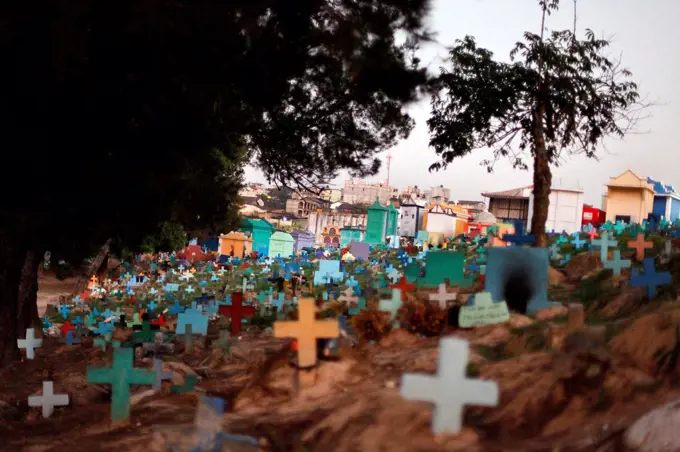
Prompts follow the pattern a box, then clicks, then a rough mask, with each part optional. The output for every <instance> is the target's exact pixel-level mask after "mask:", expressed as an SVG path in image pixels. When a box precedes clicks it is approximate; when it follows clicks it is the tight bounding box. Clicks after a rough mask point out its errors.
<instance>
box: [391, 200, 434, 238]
mask: <svg viewBox="0 0 680 452" xmlns="http://www.w3.org/2000/svg"><path fill="white" fill-rule="evenodd" d="M426 204H427V203H426V202H425V200H414V199H413V198H410V199H409V200H408V201H406V202H402V204H401V205H400V206H399V223H398V225H397V235H399V236H401V237H409V238H411V237H415V236H416V234H418V231H421V230H423V219H424V218H425V210H426V209H425V205H426Z"/></svg>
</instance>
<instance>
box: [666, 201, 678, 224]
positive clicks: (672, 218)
mask: <svg viewBox="0 0 680 452" xmlns="http://www.w3.org/2000/svg"><path fill="white" fill-rule="evenodd" d="M678 218H680V199H676V198H671V213H670V215H669V216H668V218H667V219H668V221H675V220H677V219H678Z"/></svg>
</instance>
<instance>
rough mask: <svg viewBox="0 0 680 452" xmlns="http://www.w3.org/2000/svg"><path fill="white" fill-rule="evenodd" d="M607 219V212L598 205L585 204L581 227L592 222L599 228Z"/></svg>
mask: <svg viewBox="0 0 680 452" xmlns="http://www.w3.org/2000/svg"><path fill="white" fill-rule="evenodd" d="M606 221H607V212H605V211H604V210H602V209H598V208H597V207H593V206H590V205H588V204H583V218H582V220H581V227H583V226H585V225H587V224H592V225H593V227H594V228H596V229H599V228H600V226H602V225H603V224H604V223H605V222H606Z"/></svg>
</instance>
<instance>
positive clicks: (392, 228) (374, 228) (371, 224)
mask: <svg viewBox="0 0 680 452" xmlns="http://www.w3.org/2000/svg"><path fill="white" fill-rule="evenodd" d="M398 218H399V211H398V210H397V209H395V207H394V206H393V205H392V204H391V203H390V204H388V205H387V207H385V206H383V205H382V204H380V202H379V201H378V199H376V200H375V202H374V203H373V204H372V205H371V206H370V207H369V208H368V218H367V219H366V238H365V239H364V242H366V243H369V244H371V245H377V244H382V243H385V238H386V237H387V236H390V235H396V234H397V219H398Z"/></svg>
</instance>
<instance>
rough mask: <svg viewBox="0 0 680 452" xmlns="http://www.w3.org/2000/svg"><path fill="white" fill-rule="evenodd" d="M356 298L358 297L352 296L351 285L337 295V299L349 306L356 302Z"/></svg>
mask: <svg viewBox="0 0 680 452" xmlns="http://www.w3.org/2000/svg"><path fill="white" fill-rule="evenodd" d="M357 300H358V298H357V297H355V296H354V289H352V288H351V287H348V288H347V289H345V291H344V292H343V294H342V295H340V296H339V297H338V301H342V302H344V303H347V306H351V305H352V303H356V302H357Z"/></svg>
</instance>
